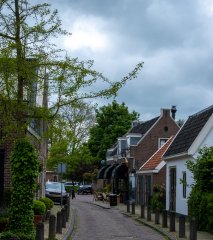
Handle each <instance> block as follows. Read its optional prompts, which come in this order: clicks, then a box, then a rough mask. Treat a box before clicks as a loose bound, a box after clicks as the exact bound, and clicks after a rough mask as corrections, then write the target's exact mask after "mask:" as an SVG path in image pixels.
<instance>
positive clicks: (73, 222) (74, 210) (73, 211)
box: [63, 208, 76, 240]
mask: <svg viewBox="0 0 213 240" xmlns="http://www.w3.org/2000/svg"><path fill="white" fill-rule="evenodd" d="M70 209H71V210H70V214H71V216H72V218H71V221H70V227H69V229H68V230H67V232H66V233H65V235H64V237H63V240H68V239H69V238H70V236H71V235H72V233H73V230H74V227H75V223H76V209H74V208H70Z"/></svg>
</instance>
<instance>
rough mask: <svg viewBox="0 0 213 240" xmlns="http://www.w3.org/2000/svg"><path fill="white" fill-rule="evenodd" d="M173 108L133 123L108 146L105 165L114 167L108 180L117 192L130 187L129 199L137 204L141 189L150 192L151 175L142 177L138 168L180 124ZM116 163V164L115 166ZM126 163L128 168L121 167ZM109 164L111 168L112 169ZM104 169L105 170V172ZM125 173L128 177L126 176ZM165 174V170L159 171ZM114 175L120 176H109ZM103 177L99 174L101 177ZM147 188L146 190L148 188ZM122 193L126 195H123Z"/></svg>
mask: <svg viewBox="0 0 213 240" xmlns="http://www.w3.org/2000/svg"><path fill="white" fill-rule="evenodd" d="M175 112H176V108H175V107H174V106H173V108H172V109H161V114H160V116H158V117H155V118H153V119H151V120H148V121H145V122H136V121H135V122H133V124H132V128H131V129H130V131H128V132H127V133H126V134H125V135H124V136H122V137H119V138H118V140H117V143H116V144H114V145H113V146H112V148H110V149H108V151H107V154H106V160H107V161H106V162H107V164H108V168H110V166H113V167H114V169H113V170H112V174H111V176H110V174H109V176H108V177H110V179H109V181H111V182H112V181H114V182H116V183H114V182H113V184H114V185H115V186H116V188H117V191H119V192H120V191H121V192H122V193H124V192H125V190H123V189H127V188H128V189H129V193H128V195H129V198H130V199H132V200H136V202H137V203H139V202H140V201H141V199H142V193H143V192H144V188H145V187H146V189H148V188H149V189H150V191H149V192H150V194H151V193H152V189H151V185H152V183H151V181H150V178H149V177H148V178H145V177H144V176H143V175H142V174H141V172H140V171H139V169H140V167H141V166H142V165H143V164H144V163H145V162H146V161H147V160H148V159H149V158H150V157H151V156H152V155H153V154H154V153H155V152H156V151H157V150H158V149H159V148H160V147H161V146H162V145H163V144H165V142H166V141H167V140H168V139H169V138H170V137H171V136H172V135H175V134H176V133H177V131H178V130H179V126H178V125H177V123H176V122H175ZM116 164H118V166H116ZM124 165H126V166H127V168H125V167H124ZM119 166H120V167H122V169H123V174H122V176H121V175H120V174H118V175H116V174H115V173H116V169H119V168H120V167H119ZM113 167H112V168H113ZM102 170H103V176H104V172H105V171H107V167H106V170H104V168H102ZM127 174H128V177H126V176H127ZM162 174H163V175H164V173H162ZM113 176H119V177H121V178H122V179H123V181H122V180H120V179H119V178H117V180H116V179H114V178H113V179H112V177H113ZM101 177H102V176H101ZM147 191H148V190H147ZM124 195H125V194H124Z"/></svg>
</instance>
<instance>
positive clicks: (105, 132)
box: [88, 101, 139, 160]
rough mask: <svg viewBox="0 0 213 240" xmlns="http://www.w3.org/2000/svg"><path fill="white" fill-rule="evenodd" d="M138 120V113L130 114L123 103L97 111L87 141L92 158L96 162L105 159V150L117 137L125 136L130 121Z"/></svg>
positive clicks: (129, 126)
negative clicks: (94, 122) (94, 123)
mask: <svg viewBox="0 0 213 240" xmlns="http://www.w3.org/2000/svg"><path fill="white" fill-rule="evenodd" d="M138 118H139V114H138V113H136V112H135V111H133V112H131V113H130V112H129V111H128V107H127V106H126V105H125V104H124V103H122V104H119V103H117V102H116V101H113V102H112V104H108V105H107V106H103V107H101V108H100V109H99V110H97V111H96V122H97V124H96V125H95V126H94V127H92V128H91V129H90V137H89V141H88V146H89V149H90V151H91V153H92V156H94V157H95V158H96V159H97V160H101V159H105V155H106V150H107V149H108V148H110V147H111V146H112V145H113V144H114V143H115V142H116V140H117V138H118V137H120V136H122V135H123V134H125V133H126V132H127V131H128V130H129V129H130V128H131V123H132V121H133V120H137V119H138Z"/></svg>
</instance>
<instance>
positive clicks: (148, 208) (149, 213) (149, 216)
mask: <svg viewBox="0 0 213 240" xmlns="http://www.w3.org/2000/svg"><path fill="white" fill-rule="evenodd" d="M146 220H147V221H151V220H152V216H151V206H150V205H149V204H148V205H147V218H146Z"/></svg>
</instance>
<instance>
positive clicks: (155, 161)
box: [140, 136, 174, 171]
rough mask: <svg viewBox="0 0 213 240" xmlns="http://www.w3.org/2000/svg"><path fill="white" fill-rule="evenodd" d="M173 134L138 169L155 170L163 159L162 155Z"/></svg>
mask: <svg viewBox="0 0 213 240" xmlns="http://www.w3.org/2000/svg"><path fill="white" fill-rule="evenodd" d="M173 139H174V136H171V137H170V138H169V139H168V140H167V142H166V143H165V144H164V145H163V146H162V147H161V148H159V149H158V150H157V151H156V152H155V153H154V154H153V155H152V156H151V157H150V158H149V159H148V160H147V161H146V162H145V163H144V164H143V165H142V166H141V168H140V171H149V170H155V168H156V167H157V166H158V165H159V164H160V163H161V162H162V161H163V160H162V157H163V155H164V153H165V152H166V151H167V149H168V147H169V146H170V144H171V143H172V141H173Z"/></svg>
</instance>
